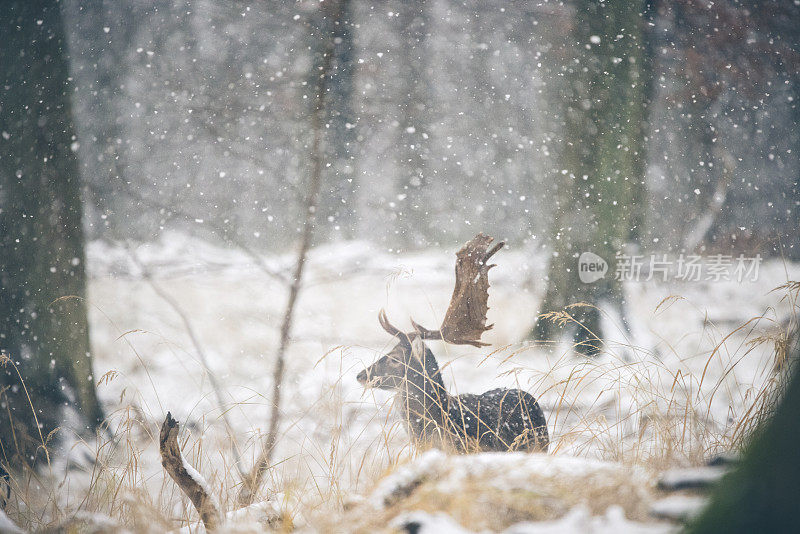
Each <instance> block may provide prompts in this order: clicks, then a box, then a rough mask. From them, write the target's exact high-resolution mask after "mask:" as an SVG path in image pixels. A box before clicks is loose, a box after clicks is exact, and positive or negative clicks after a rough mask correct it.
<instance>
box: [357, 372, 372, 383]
mask: <svg viewBox="0 0 800 534" xmlns="http://www.w3.org/2000/svg"><path fill="white" fill-rule="evenodd" d="M356 380H358V383H359V384H361V385H362V386H366V385H367V382H368V381H369V375H368V374H367V370H366V369H364V370H363V371H361V372H360V373H358V376H356Z"/></svg>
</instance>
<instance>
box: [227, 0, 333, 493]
mask: <svg viewBox="0 0 800 534" xmlns="http://www.w3.org/2000/svg"><path fill="white" fill-rule="evenodd" d="M346 2H347V0H339V1H335V2H330V3H327V4H323V7H322V9H325V10H326V11H327V13H325V15H326V16H327V17H330V28H331V30H330V32H329V33H328V34H327V35H323V36H322V37H323V39H324V49H323V55H322V65H321V67H320V72H319V75H318V77H317V80H316V82H317V83H316V91H315V105H314V110H313V112H312V114H311V128H312V131H313V135H314V137H313V140H312V146H311V151H310V152H311V153H310V157H311V175H310V177H309V178H310V179H309V184H308V196H307V197H306V202H305V210H306V214H305V220H304V222H303V233H302V237H301V240H300V249H299V250H298V252H297V261H296V263H295V268H294V275H293V276H292V281H291V286H290V287H289V299H288V301H287V303H286V312H285V313H284V316H283V323H282V325H281V337H280V344H279V346H278V352H277V354H276V358H275V369H274V372H273V376H272V406H271V411H270V420H269V428H268V430H267V437H266V438H265V439H264V447H263V449H262V450H261V454H260V455H259V457H258V459H257V460H256V463H255V465H254V466H253V470H252V471H251V472H250V476H248V477H247V478H246V479H245V480H244V481H243V484H242V489H241V491H240V492H239V504H240V505H243V506H244V505H247V504H250V503H251V502H252V501H253V497H254V495H255V493H256V492H257V491H258V490H259V488H260V487H261V482H262V479H263V477H264V472H265V470H266V469H267V467H269V464H270V461H271V460H272V453H273V451H274V449H275V443H276V442H277V439H278V429H279V428H280V406H281V392H282V389H281V386H282V385H283V374H284V370H285V367H286V349H287V347H288V346H289V341H290V335H291V329H292V320H293V318H294V308H295V304H296V302H297V296H298V294H299V293H300V288H301V284H302V279H303V269H304V267H305V263H306V256H307V254H308V248H309V246H310V245H311V239H312V237H313V235H314V226H315V222H316V211H317V204H318V197H319V191H320V186H321V182H322V157H323V154H322V150H323V148H322V140H323V135H324V133H325V125H324V122H325V102H326V96H327V93H328V82H329V78H330V75H331V69H332V64H333V55H334V50H335V43H334V34H335V28H336V26H337V25H338V24H340V23H341V21H342V14H343V12H344V9H345V3H346Z"/></svg>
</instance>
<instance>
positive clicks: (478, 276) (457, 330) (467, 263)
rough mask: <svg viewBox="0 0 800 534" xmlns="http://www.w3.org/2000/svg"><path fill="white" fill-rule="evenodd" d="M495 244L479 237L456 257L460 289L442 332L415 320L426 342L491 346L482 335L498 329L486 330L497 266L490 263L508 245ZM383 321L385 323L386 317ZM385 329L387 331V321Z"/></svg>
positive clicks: (418, 331) (464, 247)
mask: <svg viewBox="0 0 800 534" xmlns="http://www.w3.org/2000/svg"><path fill="white" fill-rule="evenodd" d="M492 241H494V238H493V237H490V236H488V235H484V234H478V235H476V236H475V237H473V238H472V239H471V240H470V241H468V242H467V244H466V245H464V246H463V247H461V250H459V251H458V252H457V253H456V286H455V288H454V289H453V296H452V297H451V298H450V306H449V307H448V308H447V313H446V314H445V316H444V321H442V326H441V328H440V329H439V330H428V329H427V328H425V327H424V326H421V325H419V324H417V323H416V322H414V320H413V319H412V320H411V324H412V325H414V329H415V330H416V331H417V333H419V335H420V337H421V338H422V339H442V340H444V341H446V342H448V343H452V344H454V345H473V346H475V347H484V346H486V345H488V343H481V341H480V339H481V334H483V333H484V332H485V331H487V330H489V329H491V328H492V326H494V325H489V326H486V310H488V309H489V307H488V300H489V276H488V273H489V269H491V268H492V267H494V264H492V265H489V264H488V263H487V262H488V261H489V258H491V257H492V256H493V255H494V254H495V252H497V251H498V250H500V249H501V248H502V247H503V245H504V244H505V243H503V242H500V243H497V244H496V245H495V246H494V247H492V248H491V250H490V249H489V245H490V244H491V243H492ZM383 317H384V319H385V318H386V314H384V316H383ZM386 322H387V324H388V321H386ZM381 325H383V327H384V329H386V325H384V324H383V321H381ZM387 331H388V329H387ZM390 333H391V332H390Z"/></svg>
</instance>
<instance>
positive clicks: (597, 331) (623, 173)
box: [532, 0, 649, 354]
mask: <svg viewBox="0 0 800 534" xmlns="http://www.w3.org/2000/svg"><path fill="white" fill-rule="evenodd" d="M645 9H646V2H644V1H641V0H640V1H636V2H627V1H623V0H610V1H607V2H597V1H594V0H581V1H578V2H577V3H576V14H575V19H574V27H573V29H572V35H573V39H572V40H573V42H574V43H575V44H576V53H577V56H576V58H577V62H575V63H572V62H570V64H568V65H566V66H565V69H566V74H567V79H566V83H565V85H564V86H565V91H566V94H565V95H564V96H563V102H564V120H565V125H564V140H563V151H562V156H561V158H562V161H561V165H560V166H559V172H558V174H557V175H556V176H555V177H554V178H555V179H556V180H557V181H558V188H557V190H558V193H557V196H556V198H555V199H554V200H555V202H556V218H555V220H554V221H553V222H554V224H553V229H552V237H553V251H554V254H553V256H552V259H551V262H550V268H549V275H548V280H547V291H546V294H545V298H544V302H543V304H542V307H541V310H540V311H541V313H548V312H554V311H560V310H562V309H563V308H564V307H565V306H567V305H569V304H573V303H578V302H584V303H587V304H589V305H590V306H583V307H576V308H572V309H571V312H570V313H571V315H572V316H573V317H574V318H575V319H576V320H577V321H578V322H579V323H580V325H581V326H579V327H577V330H576V334H575V342H576V349H577V350H579V351H581V352H584V353H589V354H591V353H595V352H597V350H599V347H600V340H601V339H602V337H603V333H602V332H601V327H600V316H601V313H600V311H599V310H598V308H597V307H598V306H602V305H605V306H611V307H612V308H615V309H616V311H617V312H618V313H620V314H621V315H622V316H623V317H624V309H623V307H624V296H623V292H622V286H621V284H620V282H619V281H618V280H616V278H615V268H614V259H615V256H616V253H617V252H618V251H621V250H622V248H623V247H624V245H625V244H626V243H628V242H630V241H635V240H636V239H637V236H638V232H639V226H640V225H641V221H642V218H643V217H642V213H643V208H642V202H643V199H644V195H643V191H644V189H643V188H644V179H645V176H644V175H645V153H644V135H645V129H644V122H645V119H646V110H647V91H648V89H649V82H648V80H647V77H648V75H649V69H648V68H647V60H648V58H647V53H646V51H647V47H646V46H645V41H644V32H643V26H644V24H645V18H644V14H645ZM583 252H592V253H594V254H597V255H599V256H600V257H602V258H603V259H605V260H606V261H607V262H608V264H609V266H610V267H609V271H608V272H607V273H606V275H605V277H604V278H602V279H600V280H598V281H596V282H594V283H587V284H584V283H582V282H581V281H580V280H579V277H578V257H579V256H580V254H581V253H583ZM532 336H533V337H534V338H536V339H539V340H553V339H556V338H558V337H559V336H560V327H558V326H557V325H556V324H555V323H553V322H552V321H549V320H546V319H541V318H540V319H539V321H538V322H537V324H536V326H535V327H534V330H533V332H532Z"/></svg>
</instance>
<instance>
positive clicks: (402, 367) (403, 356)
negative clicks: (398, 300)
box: [357, 310, 439, 390]
mask: <svg viewBox="0 0 800 534" xmlns="http://www.w3.org/2000/svg"><path fill="white" fill-rule="evenodd" d="M378 320H379V321H380V323H381V326H383V329H384V330H386V331H387V332H388V333H389V334H391V335H393V336H395V337H397V339H398V342H397V344H396V345H395V346H394V348H393V349H392V350H390V351H389V352H388V353H387V354H386V355H384V356H383V357H382V358H381V359H379V360H378V361H377V362H375V363H374V364H372V365H370V366H369V367H367V368H366V369H364V370H363V371H361V372H360V373H359V374H358V377H357V379H358V381H359V383H361V384H362V385H363V386H365V387H376V388H379V389H391V390H398V389H400V388H402V387H403V386H404V385H407V384H409V383H412V384H413V383H419V382H421V381H422V380H424V378H425V377H426V376H428V377H431V376H438V374H439V367H438V365H437V364H436V359H435V358H434V357H433V353H432V352H431V351H430V349H429V348H428V347H426V346H425V344H424V343H423V342H422V339H421V338H420V336H419V335H417V334H415V333H412V334H405V333H403V332H400V330H398V329H397V328H396V327H394V326H392V324H391V323H389V320H388V319H387V318H386V312H384V311H383V310H381V311H380V313H379V314H378Z"/></svg>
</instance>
